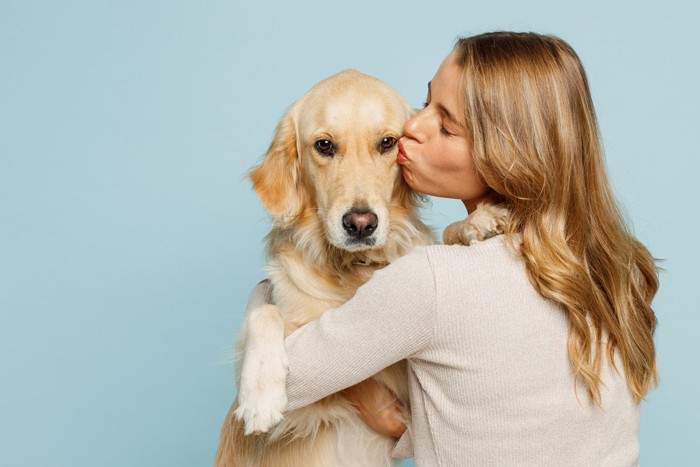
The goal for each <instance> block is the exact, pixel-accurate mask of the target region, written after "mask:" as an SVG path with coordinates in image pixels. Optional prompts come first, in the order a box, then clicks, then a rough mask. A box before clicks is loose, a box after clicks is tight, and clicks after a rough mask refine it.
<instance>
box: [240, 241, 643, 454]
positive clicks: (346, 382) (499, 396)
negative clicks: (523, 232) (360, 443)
mask: <svg viewBox="0 0 700 467" xmlns="http://www.w3.org/2000/svg"><path fill="white" fill-rule="evenodd" d="M518 241H519V237H516V243H517V242H518ZM268 288H269V286H268V285H265V284H262V285H259V286H258V287H257V288H256V289H255V290H254V291H253V294H252V295H251V300H250V303H249V309H252V308H255V307H257V306H259V305H261V304H263V303H266V302H268V301H269V290H268ZM567 336H568V320H567V316H566V314H565V312H564V310H563V309H562V307H561V306H560V305H558V304H557V303H555V302H553V301H551V300H548V299H545V298H543V297H542V296H540V295H539V294H538V293H537V291H536V290H535V289H534V288H533V286H532V285H531V283H530V281H529V280H528V276H527V273H526V270H525V263H524V261H523V259H522V258H521V257H520V256H519V254H518V252H517V249H516V250H515V251H513V250H512V249H510V248H509V246H508V243H507V242H506V238H505V237H504V236H503V235H501V236H498V237H494V238H491V239H489V240H486V241H483V242H479V243H476V244H474V245H472V246H470V247H466V246H445V245H436V246H428V247H418V248H416V249H415V250H414V251H412V252H411V253H409V254H408V255H406V256H404V257H402V258H400V259H399V260H397V261H395V262H394V263H392V264H391V265H389V266H388V267H386V268H385V269H383V270H381V271H378V272H376V273H375V274H374V276H373V277H372V279H371V280H370V281H369V282H368V283H367V284H365V285H364V286H363V287H361V288H360V289H359V290H358V291H357V293H356V295H355V296H354V297H353V298H352V299H351V300H349V301H348V302H347V303H346V304H345V305H343V306H342V307H340V308H337V309H335V310H331V311H328V312H326V313H325V314H324V315H323V316H322V317H321V318H320V319H319V320H317V321H314V322H311V323H309V324H307V325H306V326H304V327H302V328H300V329H298V330H297V331H296V332H294V333H293V334H291V335H290V336H288V337H287V338H286V339H285V347H286V350H287V353H288V357H289V375H288V380H287V394H288V399H289V404H288V410H293V409H295V408H299V407H303V406H305V405H307V404H310V403H312V402H314V401H317V400H319V399H321V398H323V397H325V396H327V395H329V394H332V393H334V392H337V391H340V390H341V389H343V388H346V387H348V386H351V385H353V384H355V383H358V382H359V381H362V380H364V379H366V378H368V377H369V376H371V375H373V374H374V373H377V372H378V371H379V370H381V369H383V368H385V367H387V366H389V365H391V364H392V363H395V362H397V361H399V360H402V359H406V360H407V361H408V373H409V381H408V384H409V388H410V398H411V414H412V423H411V425H410V426H409V428H408V430H407V431H406V433H405V434H404V436H403V437H402V438H401V439H400V440H399V442H398V443H397V445H396V448H395V449H394V453H393V455H394V457H411V456H415V459H416V465H418V466H467V465H469V466H490V465H498V466H501V465H508V466H511V465H523V466H559V465H561V466H616V467H617V466H628V465H637V464H638V457H639V443H638V429H639V406H638V404H636V403H635V402H634V400H633V398H632V395H631V393H630V391H629V389H628V387H627V384H626V382H625V379H624V376H621V375H620V374H618V373H617V372H616V371H615V370H614V369H612V368H610V367H609V365H607V362H606V364H605V365H604V367H603V370H602V374H601V377H602V380H603V383H604V386H601V395H602V404H601V406H600V407H598V406H595V405H593V404H591V403H590V402H589V400H588V395H587V393H586V391H585V389H584V388H583V387H582V386H580V385H579V386H578V388H577V390H576V391H575V390H574V387H575V384H574V378H573V374H572V368H571V364H570V362H569V357H568V351H567ZM617 368H618V369H620V372H621V373H622V367H621V365H620V364H619V363H618V364H617ZM622 374H623V375H624V373H622Z"/></svg>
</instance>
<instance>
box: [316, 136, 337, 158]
mask: <svg viewBox="0 0 700 467" xmlns="http://www.w3.org/2000/svg"><path fill="white" fill-rule="evenodd" d="M314 146H315V147H316V150H317V151H318V152H320V153H321V154H323V155H324V156H332V155H333V153H335V146H333V141H331V140H328V139H320V140H318V141H316V144H315V145H314Z"/></svg>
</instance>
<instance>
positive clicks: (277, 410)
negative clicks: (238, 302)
mask: <svg viewBox="0 0 700 467" xmlns="http://www.w3.org/2000/svg"><path fill="white" fill-rule="evenodd" d="M241 338H242V344H243V351H244V355H243V364H242V365H241V366H240V367H241V369H240V382H239V385H238V387H239V391H238V408H237V409H236V410H235V412H234V416H235V417H236V418H237V419H238V420H242V421H243V422H244V423H245V434H246V435H249V434H252V433H265V432H267V431H268V430H269V429H270V428H271V427H272V426H274V425H275V424H277V423H278V422H279V421H280V420H282V417H283V411H284V409H285V408H286V406H287V391H286V381H287V370H288V364H287V355H286V353H285V351H284V319H283V318H282V315H281V314H280V312H279V309H278V308H277V307H276V306H275V305H263V306H261V307H259V308H256V309H254V310H253V311H251V312H250V315H249V316H248V317H247V318H246V322H245V323H244V326H243V335H242V336H241Z"/></svg>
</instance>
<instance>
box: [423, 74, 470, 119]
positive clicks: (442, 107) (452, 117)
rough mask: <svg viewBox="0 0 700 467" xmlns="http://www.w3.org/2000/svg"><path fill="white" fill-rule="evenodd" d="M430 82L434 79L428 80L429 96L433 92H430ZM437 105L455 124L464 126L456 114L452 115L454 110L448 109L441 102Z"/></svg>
mask: <svg viewBox="0 0 700 467" xmlns="http://www.w3.org/2000/svg"><path fill="white" fill-rule="evenodd" d="M430 83H432V81H428V96H430V94H431V92H430ZM435 105H436V106H437V108H438V109H440V112H442V113H444V114H445V116H446V117H447V119H448V120H450V121H451V122H452V123H454V124H455V125H457V126H462V124H461V123H459V120H457V119H456V118H455V116H454V115H452V112H450V111H449V110H447V107H445V106H444V105H442V104H441V103H439V102H438V103H436V104H435Z"/></svg>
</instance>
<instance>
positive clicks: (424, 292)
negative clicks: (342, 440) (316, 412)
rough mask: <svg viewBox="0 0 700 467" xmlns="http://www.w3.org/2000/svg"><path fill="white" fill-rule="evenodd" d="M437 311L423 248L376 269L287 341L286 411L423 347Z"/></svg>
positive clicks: (323, 395) (322, 395) (362, 377)
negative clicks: (348, 296)
mask: <svg viewBox="0 0 700 467" xmlns="http://www.w3.org/2000/svg"><path fill="white" fill-rule="evenodd" d="M435 309H436V297H435V279H434V276H433V271H432V268H431V266H430V262H429V260H428V257H427V254H426V252H425V251H423V250H422V249H420V248H418V249H415V250H413V251H412V252H411V253H409V254H408V255H406V256H404V257H402V258H399V259H398V260H396V261H394V262H393V263H392V264H390V265H389V266H387V267H386V268H384V269H382V270H379V271H377V272H375V273H374V275H373V276H372V278H371V279H370V280H369V281H368V282H367V283H366V284H365V285H363V286H362V287H360V288H359V289H358V290H357V292H356V293H355V296H354V297H353V298H351V299H350V300H348V301H347V302H346V303H345V304H344V305H342V306H341V307H339V308H336V309H333V310H329V311H327V312H325V313H324V314H323V315H322V316H321V318H319V319H317V320H315V321H312V322H310V323H308V324H306V325H304V326H302V327H301V328H299V329H297V330H296V331H294V332H293V333H292V334H290V335H289V336H287V338H286V339H285V342H284V344H285V349H286V351H287V357H288V361H289V374H288V375H287V399H288V404H287V410H288V411H290V410H294V409H298V408H300V407H304V406H306V405H309V404H311V403H313V402H316V401H317V400H320V399H322V398H324V397H326V396H328V395H330V394H333V393H335V392H338V391H340V390H342V389H345V388H347V387H349V386H352V385H353V384H356V383H359V382H360V381H363V380H365V379H367V378H369V377H370V376H372V375H373V374H375V373H378V372H379V371H380V370H382V369H384V368H386V367H388V366H390V365H392V364H394V363H396V362H398V361H400V360H403V359H405V358H409V357H411V356H413V355H414V354H416V353H417V352H419V351H420V350H422V349H423V348H425V347H426V346H427V345H428V343H429V342H430V340H431V338H432V335H433V328H434V322H435Z"/></svg>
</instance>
